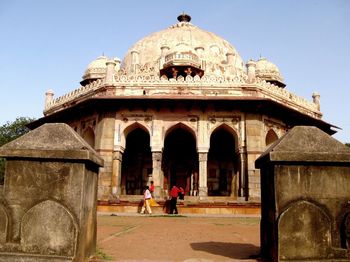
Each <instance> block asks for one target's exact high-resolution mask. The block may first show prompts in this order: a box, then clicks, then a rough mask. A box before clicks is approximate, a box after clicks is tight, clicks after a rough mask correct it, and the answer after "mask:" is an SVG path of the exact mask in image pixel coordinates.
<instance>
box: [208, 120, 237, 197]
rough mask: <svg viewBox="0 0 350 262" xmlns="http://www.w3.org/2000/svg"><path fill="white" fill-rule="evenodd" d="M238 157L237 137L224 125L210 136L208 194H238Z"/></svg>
mask: <svg viewBox="0 0 350 262" xmlns="http://www.w3.org/2000/svg"><path fill="white" fill-rule="evenodd" d="M237 171H238V157H237V153H236V145H235V138H234V136H233V134H232V133H231V132H229V131H228V130H227V129H226V128H224V127H219V128H218V129H216V130H215V131H214V132H213V133H212V135H211V137H210V148H209V153H208V179H207V183H208V196H235V195H237Z"/></svg>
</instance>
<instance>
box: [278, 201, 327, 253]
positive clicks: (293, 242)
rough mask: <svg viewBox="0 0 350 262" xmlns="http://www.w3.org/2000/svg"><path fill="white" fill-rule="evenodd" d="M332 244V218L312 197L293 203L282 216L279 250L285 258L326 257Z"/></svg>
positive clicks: (279, 224)
mask: <svg viewBox="0 0 350 262" xmlns="http://www.w3.org/2000/svg"><path fill="white" fill-rule="evenodd" d="M330 247H331V220H330V218H329V216H328V215H327V213H326V212H325V211H324V210H323V209H322V208H320V207H319V206H317V205H315V204H314V203H311V202H308V201H304V200H302V201H297V202H294V203H292V204H291V205H289V207H288V208H287V209H286V210H284V211H283V212H282V213H281V215H280V217H279V219H278V253H279V258H280V259H282V260H284V259H285V260H289V259H290V260H293V259H294V260H298V259H300V260H303V259H312V258H313V259H322V258H326V257H327V255H328V254H329V251H330Z"/></svg>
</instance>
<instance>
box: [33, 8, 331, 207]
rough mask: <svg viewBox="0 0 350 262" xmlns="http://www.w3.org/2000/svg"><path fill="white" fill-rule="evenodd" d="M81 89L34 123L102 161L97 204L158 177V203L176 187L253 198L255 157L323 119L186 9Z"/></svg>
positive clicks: (89, 73) (313, 105)
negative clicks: (66, 131)
mask: <svg viewBox="0 0 350 262" xmlns="http://www.w3.org/2000/svg"><path fill="white" fill-rule="evenodd" d="M82 78H83V80H82V81H81V83H80V84H81V86H80V87H79V88H77V89H75V90H73V91H71V92H70V93H68V94H65V95H62V96H60V97H57V98H55V97H54V94H53V92H52V91H51V90H49V91H48V92H47V93H46V101H45V110H44V117H43V118H41V119H38V120H37V121H35V122H33V123H32V125H31V126H32V127H36V126H39V125H41V124H43V123H47V122H64V123H67V124H68V125H70V126H71V127H72V128H74V130H75V131H76V132H78V133H79V134H80V135H81V136H82V137H83V138H84V139H85V140H86V141H87V142H88V143H89V144H90V145H91V146H92V147H93V148H94V149H95V150H96V151H97V152H98V153H99V154H100V156H101V157H102V158H103V159H104V163H105V165H104V167H103V168H100V171H99V180H98V199H99V201H100V203H108V202H109V203H113V202H117V201H114V200H118V201H119V200H125V201H132V200H133V199H138V200H139V199H140V198H141V196H140V195H141V194H142V191H143V188H144V186H145V185H148V184H149V183H150V181H154V185H155V198H156V199H157V200H158V201H163V200H164V199H165V198H166V196H167V195H168V191H169V189H170V188H171V186H172V185H177V186H181V187H183V188H184V189H185V191H186V197H185V201H186V200H187V201H190V202H191V203H198V204H200V203H212V204H215V203H242V202H243V203H245V204H246V205H248V206H249V204H253V203H259V201H260V171H259V170H258V169H255V166H254V162H255V160H256V159H257V158H258V157H259V156H260V154H261V153H262V152H264V151H265V150H266V148H267V147H268V146H269V145H270V144H271V143H273V142H274V141H275V140H277V139H278V138H280V137H281V136H282V135H283V134H285V133H286V131H288V130H289V129H290V128H292V127H293V126H296V125H312V126H317V127H318V128H320V129H322V130H323V131H325V132H326V133H328V134H333V133H335V131H334V130H332V125H330V124H328V123H326V122H324V121H323V120H322V113H321V112H320V101H319V97H320V96H319V95H318V94H317V93H314V94H313V95H312V101H308V100H306V99H304V98H302V97H299V96H297V95H295V94H293V93H291V92H290V91H288V89H287V88H286V84H285V83H284V79H283V77H282V75H281V73H280V72H279V70H278V68H277V66H276V65H274V64H273V63H272V62H270V61H269V60H267V59H265V58H260V59H259V60H258V61H253V60H249V61H248V62H246V63H245V62H244V61H243V60H242V58H241V57H240V55H239V54H238V52H237V50H236V49H235V48H234V47H233V46H232V45H231V44H230V43H229V42H228V41H226V40H225V39H223V38H221V37H219V36H217V35H216V34H214V33H212V32H208V31H205V30H203V29H201V28H199V27H197V26H195V25H194V24H192V23H191V17H190V16H189V15H187V14H182V15H180V16H179V17H178V22H177V23H175V24H174V25H171V26H170V27H168V28H166V29H164V30H162V31H159V32H156V33H153V34H150V35H148V36H146V37H144V38H143V39H141V40H140V41H138V42H137V43H135V44H134V45H133V46H132V47H131V48H130V49H129V51H128V52H127V54H126V55H125V57H124V59H123V60H122V61H121V60H119V59H117V58H114V59H113V58H109V57H106V56H100V57H98V58H97V59H96V60H94V61H92V62H91V63H90V64H89V65H88V67H87V69H86V71H85V73H84V75H83V77H82Z"/></svg>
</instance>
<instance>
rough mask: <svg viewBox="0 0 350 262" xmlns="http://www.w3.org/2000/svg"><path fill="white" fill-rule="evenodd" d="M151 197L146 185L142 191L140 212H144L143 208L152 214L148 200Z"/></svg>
mask: <svg viewBox="0 0 350 262" xmlns="http://www.w3.org/2000/svg"><path fill="white" fill-rule="evenodd" d="M151 198H152V195H151V192H150V191H149V187H148V186H146V188H145V191H144V192H143V200H144V201H143V206H142V208H141V214H144V213H145V209H147V212H148V214H152V210H151V206H150V203H149V202H150V200H151Z"/></svg>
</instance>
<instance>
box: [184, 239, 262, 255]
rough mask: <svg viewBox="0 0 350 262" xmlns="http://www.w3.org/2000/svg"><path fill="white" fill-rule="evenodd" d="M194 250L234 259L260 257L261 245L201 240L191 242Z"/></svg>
mask: <svg viewBox="0 0 350 262" xmlns="http://www.w3.org/2000/svg"><path fill="white" fill-rule="evenodd" d="M190 245H191V247H192V249H193V250H197V251H205V252H208V253H211V254H215V255H220V256H225V257H229V258H234V259H258V258H259V252H260V247H258V246H255V245H252V244H245V243H227V242H212V241H211V242H199V243H191V244H190Z"/></svg>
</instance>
